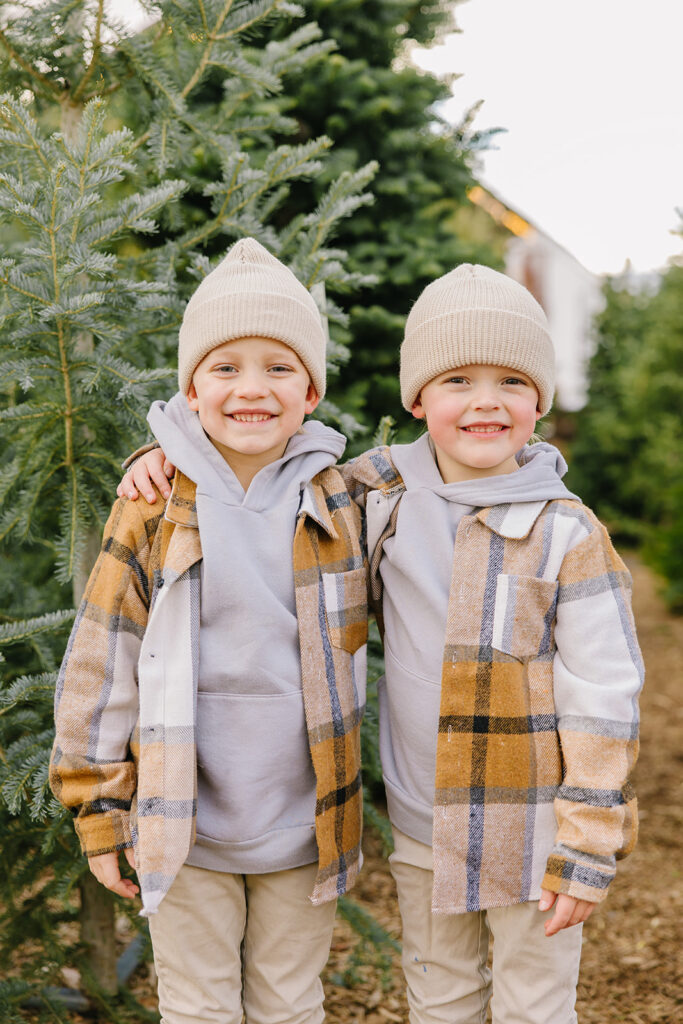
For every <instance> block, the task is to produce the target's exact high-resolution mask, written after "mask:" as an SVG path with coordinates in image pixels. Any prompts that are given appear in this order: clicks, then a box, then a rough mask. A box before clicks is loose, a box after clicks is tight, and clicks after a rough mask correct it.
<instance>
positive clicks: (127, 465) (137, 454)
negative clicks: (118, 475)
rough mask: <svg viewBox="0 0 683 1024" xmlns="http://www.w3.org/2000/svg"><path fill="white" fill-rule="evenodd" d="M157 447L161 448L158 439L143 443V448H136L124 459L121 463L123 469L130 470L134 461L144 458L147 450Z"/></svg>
mask: <svg viewBox="0 0 683 1024" xmlns="http://www.w3.org/2000/svg"><path fill="white" fill-rule="evenodd" d="M155 448H161V445H160V444H159V442H158V441H150V442H149V444H143V445H142V447H141V448H136V450H135V451H134V452H133V454H132V455H129V456H128V458H126V459H124V461H123V462H122V463H121V469H125V470H129V469H130V467H131V466H132V465H133V463H134V462H137V461H138V459H140V458H142V456H143V455H146V454H147V452H153V451H154V449H155Z"/></svg>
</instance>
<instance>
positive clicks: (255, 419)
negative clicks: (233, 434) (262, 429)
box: [232, 412, 271, 423]
mask: <svg viewBox="0 0 683 1024" xmlns="http://www.w3.org/2000/svg"><path fill="white" fill-rule="evenodd" d="M232 418H233V419H234V420H239V422H240V423H263V421H264V420H269V419H271V417H270V416H264V415H263V414H262V413H257V412H234V413H233V414H232Z"/></svg>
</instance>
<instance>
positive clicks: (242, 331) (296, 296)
mask: <svg viewBox="0 0 683 1024" xmlns="http://www.w3.org/2000/svg"><path fill="white" fill-rule="evenodd" d="M252 335H253V336H254V337H261V338H272V339H274V340H275V341H281V342H283V344H285V345H289V347H290V348H291V349H293V350H294V352H296V354H297V355H298V357H299V359H300V360H301V362H302V363H303V364H304V366H305V367H306V369H307V370H308V372H309V374H310V377H311V382H312V384H313V387H314V388H315V390H316V391H317V392H318V397H319V398H322V397H323V395H324V394H325V332H324V330H323V324H322V319H321V317H320V313H319V312H318V307H317V306H316V304H315V300H314V299H313V297H312V296H311V295H310V294H309V293H308V292H307V291H306V289H305V288H304V286H303V285H302V284H301V282H300V281H298V280H297V278H296V277H295V276H294V274H293V273H292V271H291V270H289V269H288V268H287V267H286V266H285V265H284V264H283V263H280V261H279V260H278V259H276V258H275V257H274V256H271V254H270V253H269V252H268V251H267V249H264V248H263V246H262V245H261V244H260V243H259V242H257V241H256V239H255V238H242V239H240V241H239V242H235V244H234V245H233V246H232V248H231V249H230V251H229V252H228V254H227V256H226V257H225V259H224V260H222V261H221V262H220V263H219V264H218V266H217V267H216V268H215V269H214V270H212V271H211V273H210V274H207V276H206V277H205V278H204V280H203V281H202V282H201V284H200V285H199V287H198V288H197V290H196V291H195V292H194V294H193V295H192V296H191V298H190V301H189V302H188V304H187V306H186V307H185V315H184V316H183V322H182V324H181V326H180V337H179V343H178V385H179V387H180V391H181V392H182V394H184V395H186V394H187V392H188V390H189V388H190V384H191V383H192V374H193V373H194V371H195V370H196V369H197V366H198V365H199V363H201V361H202V359H203V358H204V356H206V355H208V354H209V352H210V351H211V350H212V349H214V348H216V347H217V346H218V345H221V344H222V343H223V342H224V341H234V340H235V339H237V338H246V337H250V336H252Z"/></svg>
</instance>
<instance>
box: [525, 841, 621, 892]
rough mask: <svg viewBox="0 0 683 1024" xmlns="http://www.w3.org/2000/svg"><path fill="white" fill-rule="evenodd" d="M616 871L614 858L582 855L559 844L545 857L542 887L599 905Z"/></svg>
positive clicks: (589, 854) (591, 854) (590, 854)
mask: <svg viewBox="0 0 683 1024" xmlns="http://www.w3.org/2000/svg"><path fill="white" fill-rule="evenodd" d="M615 872H616V864H615V858H614V857H601V856H598V855H597V854H593V853H582V852H581V851H580V850H572V849H571V847H569V846H565V845H564V844H562V843H558V844H557V845H556V846H555V847H554V849H553V851H552V853H551V854H550V856H549V857H548V863H547V864H546V869H545V876H544V878H543V881H542V882H541V888H542V889H549V890H550V891H551V892H556V893H564V894H565V895H567V896H573V897H574V899H577V900H588V901H589V902H590V903H601V902H602V901H603V900H604V899H605V898H606V896H607V890H608V888H609V884H610V882H611V881H612V879H613V878H614V875H615Z"/></svg>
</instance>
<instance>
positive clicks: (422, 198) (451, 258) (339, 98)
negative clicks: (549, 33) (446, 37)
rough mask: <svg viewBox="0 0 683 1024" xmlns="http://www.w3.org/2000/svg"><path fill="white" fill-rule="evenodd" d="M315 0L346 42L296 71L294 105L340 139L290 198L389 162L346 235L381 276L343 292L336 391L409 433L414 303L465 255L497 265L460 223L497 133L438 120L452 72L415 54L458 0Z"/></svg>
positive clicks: (364, 263)
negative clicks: (402, 366)
mask: <svg viewBox="0 0 683 1024" xmlns="http://www.w3.org/2000/svg"><path fill="white" fill-rule="evenodd" d="M305 6H306V8H307V10H308V11H310V13H311V15H312V16H313V17H315V19H316V20H317V21H318V23H319V24H320V26H321V28H322V30H323V33H324V35H325V37H330V38H332V39H334V40H335V42H336V43H337V51H336V52H335V53H334V54H332V55H331V56H330V57H329V58H328V59H327V60H325V61H322V62H320V63H318V64H315V65H313V66H312V67H311V68H310V69H307V70H306V71H305V73H303V74H302V73H296V74H294V75H292V76H291V78H290V80H289V82H290V85H289V97H290V107H289V113H290V114H292V115H294V116H295V117H296V118H297V119H298V120H299V122H300V134H301V135H302V136H303V137H307V136H308V135H312V136H316V135H317V134H319V133H323V134H325V135H326V136H328V137H329V138H330V139H332V140H333V142H334V148H333V149H332V152H331V154H330V160H329V161H328V162H327V163H326V165H325V167H324V168H323V171H322V173H321V175H320V176H319V177H318V178H316V179H315V180H314V181H312V182H310V183H307V184H306V185H305V186H297V187H296V188H295V189H293V191H292V198H291V201H292V202H301V203H304V202H308V194H309V192H310V190H311V189H313V190H319V189H322V188H323V187H325V184H326V182H327V179H328V176H329V177H330V178H334V176H335V175H337V174H339V173H340V171H341V170H344V169H349V168H354V167H358V166H362V165H363V164H364V163H366V162H367V161H368V160H376V161H378V163H379V171H378V173H377V176H376V178H375V180H374V183H373V190H374V193H375V203H374V205H373V206H372V208H370V209H366V210H361V211H359V213H358V214H357V215H355V216H354V217H353V218H350V219H349V220H348V221H346V222H345V223H344V224H343V225H341V226H340V231H339V233H338V235H337V238H338V241H339V244H340V245H342V246H343V247H344V248H345V249H346V250H347V251H348V253H349V257H350V261H349V266H350V267H351V268H352V269H354V270H359V271H361V272H363V273H366V274H372V275H374V277H375V278H376V284H375V285H373V286H371V287H369V288H364V289H363V291H362V292H356V293H355V294H353V295H352V296H348V297H347V296H342V297H341V299H340V304H341V306H342V307H343V309H344V310H345V311H346V312H347V313H348V315H349V320H348V328H347V333H346V335H345V336H344V340H346V341H348V344H349V345H350V347H351V351H352V353H353V358H352V359H351V360H350V361H349V362H347V363H345V364H344V365H343V366H342V368H341V372H340V374H339V377H338V379H337V380H333V381H332V382H331V395H332V397H333V398H334V399H335V401H337V402H338V403H339V404H340V405H342V406H343V407H344V408H346V409H347V410H348V411H349V412H351V413H353V415H354V416H356V417H357V418H358V419H360V420H361V421H362V422H363V423H364V424H365V425H366V428H367V430H368V432H369V433H371V432H372V430H373V429H374V427H375V425H376V424H377V422H378V420H379V419H380V418H381V417H382V416H383V415H387V414H388V415H390V416H392V417H393V418H394V419H395V421H396V423H397V424H398V425H399V433H402V436H405V435H406V429H407V431H408V434H410V435H411V436H412V425H411V424H410V421H409V420H408V419H407V417H406V413H405V412H404V410H403V408H402V405H401V401H400V396H399V386H398V349H399V346H400V343H401V338H402V335H403V324H404V322H405V316H406V314H407V312H408V310H409V309H410V306H411V305H412V303H413V302H414V300H415V298H416V297H417V295H418V294H419V293H420V291H421V290H422V289H423V288H424V287H425V285H426V284H428V283H429V281H431V280H433V279H434V278H435V277H438V276H439V275H441V274H443V273H445V272H446V271H448V270H450V269H452V267H453V266H454V265H455V264H457V263H462V262H467V261H470V262H483V263H488V264H490V265H491V266H498V265H499V258H498V255H497V253H495V252H494V251H493V250H492V249H491V248H490V247H489V246H488V245H487V244H486V243H483V242H482V243H475V242H474V241H472V239H471V237H470V236H467V237H463V236H462V234H461V232H460V230H459V227H458V224H457V214H458V212H459V211H460V210H462V208H463V205H468V200H467V199H466V191H467V189H468V188H469V187H470V186H471V185H472V184H474V175H475V173H476V151H477V150H478V149H480V148H481V147H483V146H485V145H486V144H487V142H488V140H489V138H490V136H491V133H480V134H478V133H475V132H473V131H472V128H471V116H468V117H466V118H465V119H464V122H463V124H461V125H459V126H456V127H453V126H451V125H449V124H448V123H446V122H445V121H444V120H443V119H442V118H440V116H439V114H438V105H439V103H440V102H441V101H442V100H444V99H446V98H447V97H448V95H449V85H450V82H448V81H439V80H437V79H435V78H434V77H433V76H431V75H428V74H425V73H423V72H420V71H418V70H417V69H416V68H414V67H412V66H410V64H409V63H408V61H407V59H406V54H407V53H408V52H409V48H410V46H411V45H413V44H414V43H415V42H416V43H419V44H424V45H429V44H430V43H431V42H433V41H434V40H435V38H438V36H439V34H441V33H443V32H445V31H447V30H448V29H449V28H452V23H453V8H454V5H453V4H445V3H433V4H415V3H413V2H411V0H390V2H387V0H370V2H368V0H334V2H333V3H332V2H330V0H309V2H308V3H306V5H305ZM406 425H408V426H407V427H406ZM363 443H364V444H366V445H367V437H366V438H365V439H364V440H363ZM359 447H360V443H359V444H358V445H356V446H355V447H354V449H353V451H356V450H357V449H358V448H359Z"/></svg>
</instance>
